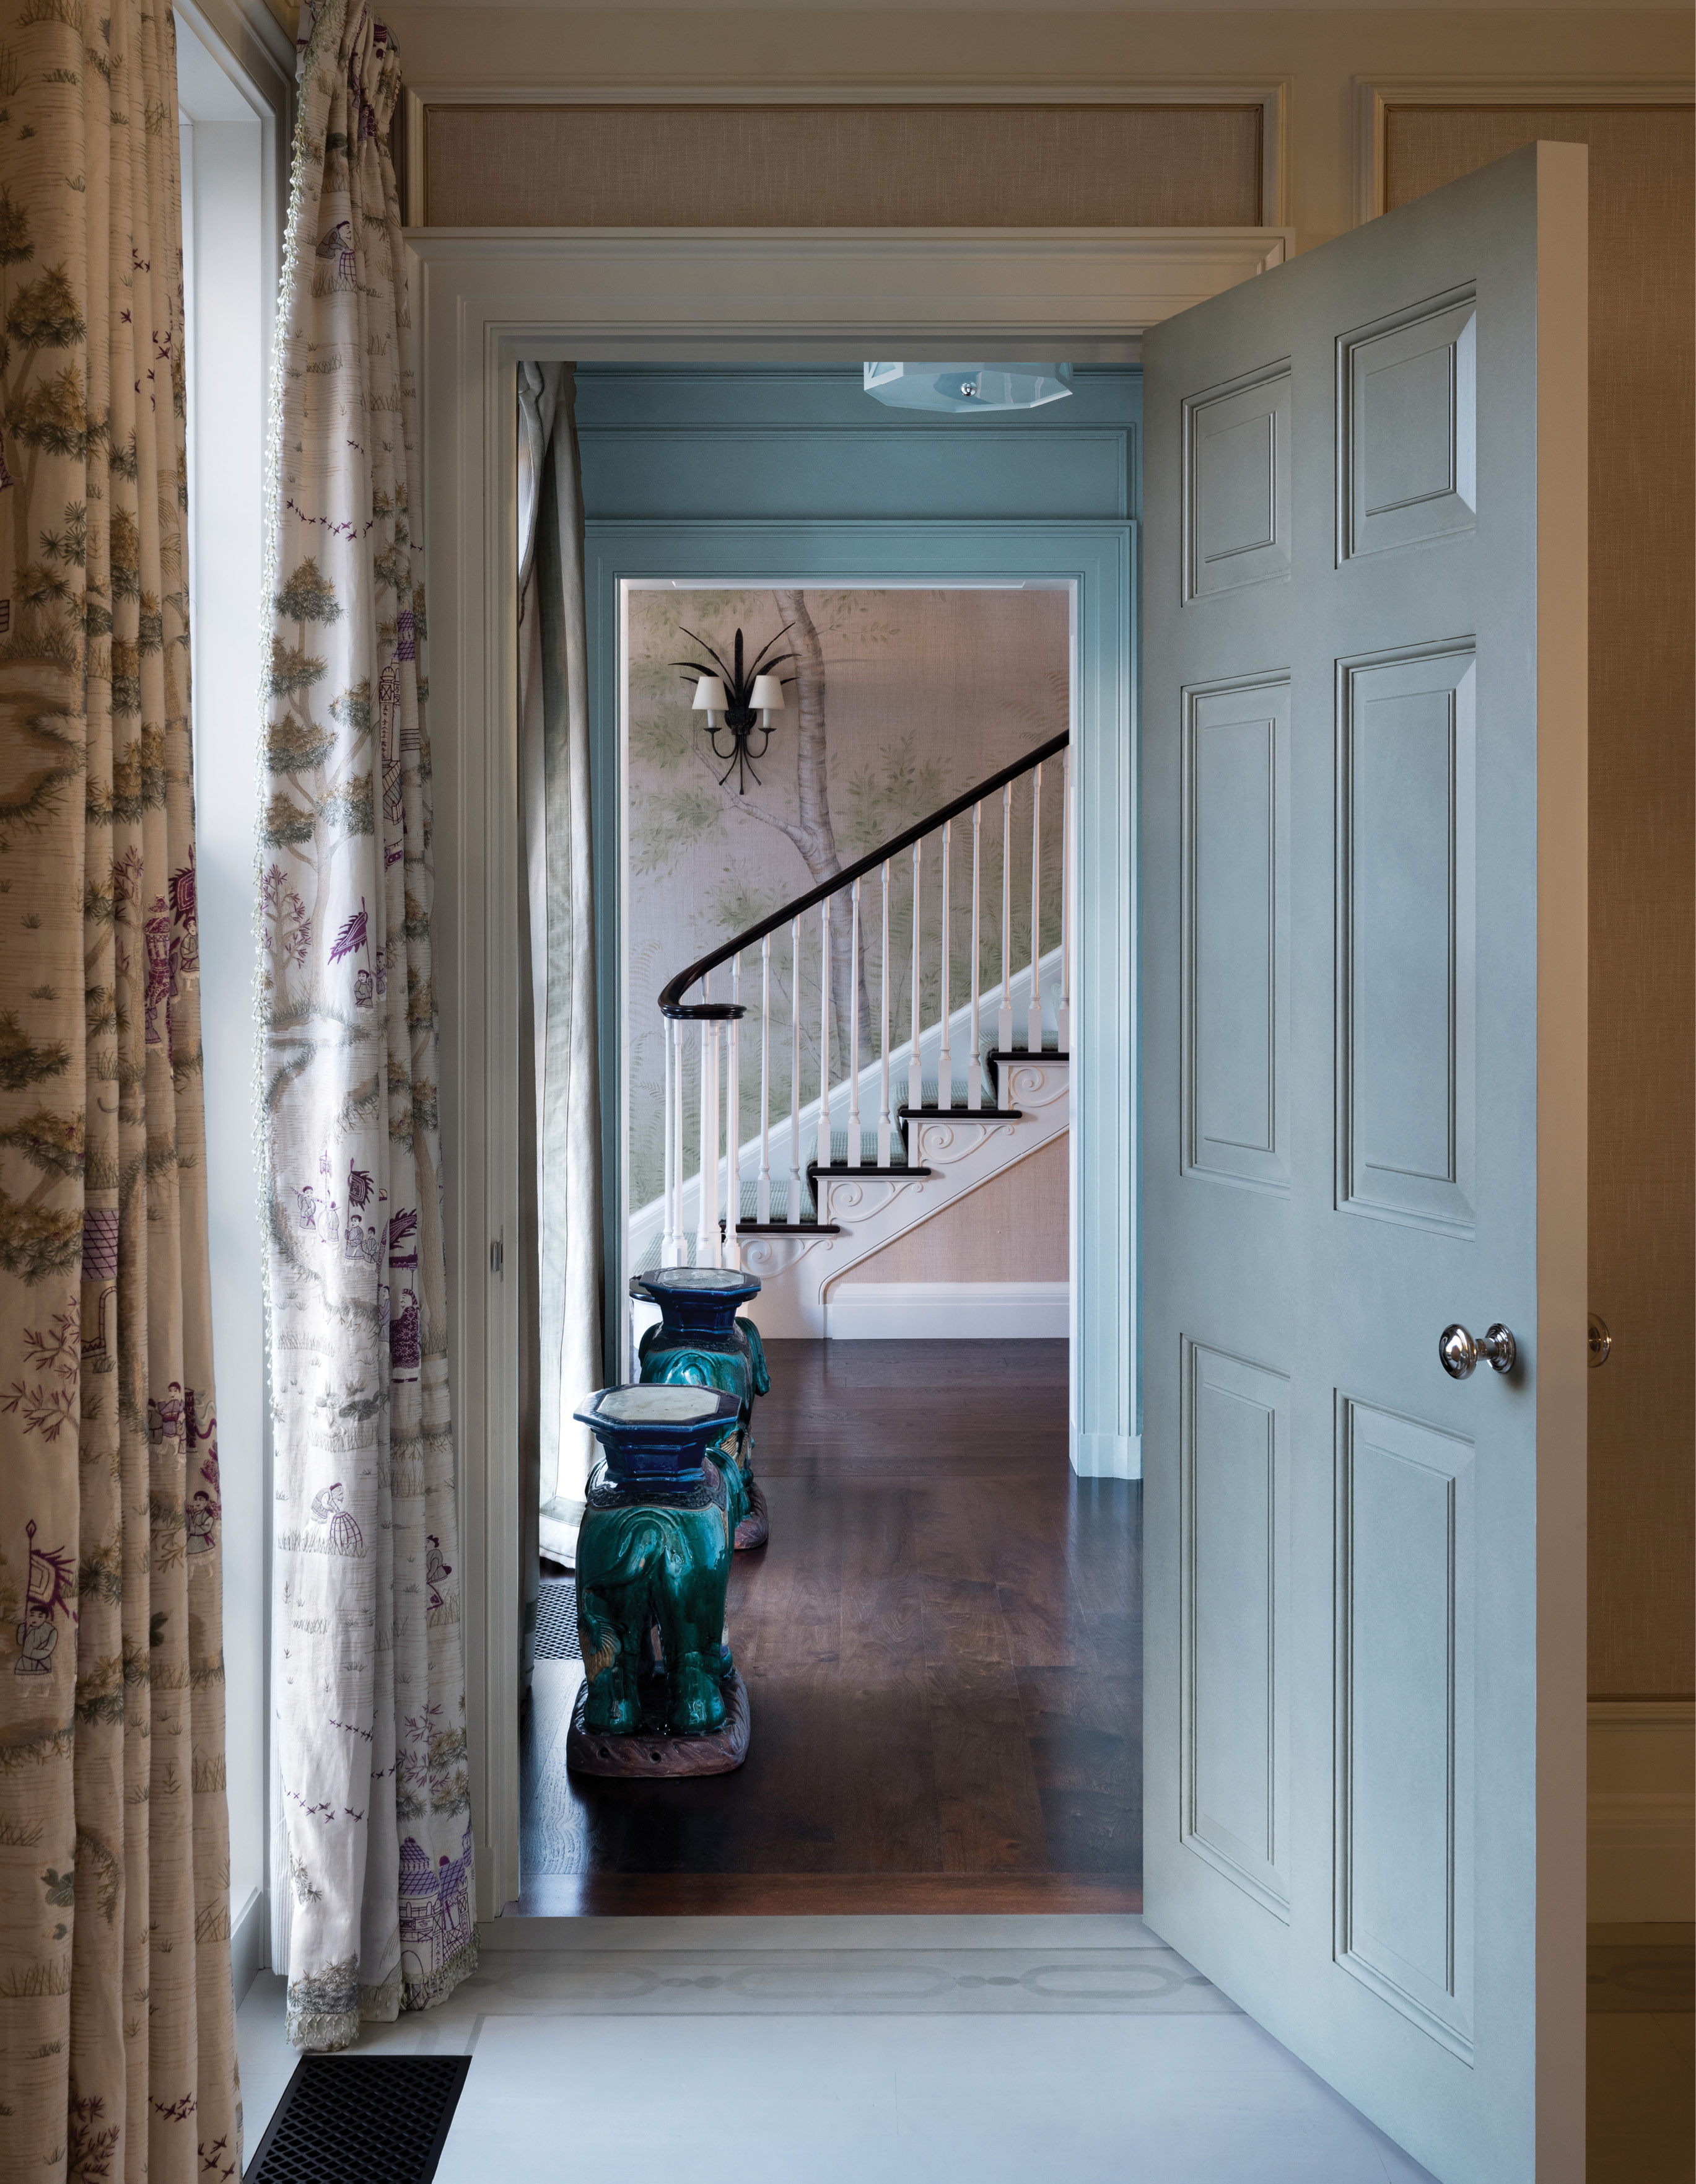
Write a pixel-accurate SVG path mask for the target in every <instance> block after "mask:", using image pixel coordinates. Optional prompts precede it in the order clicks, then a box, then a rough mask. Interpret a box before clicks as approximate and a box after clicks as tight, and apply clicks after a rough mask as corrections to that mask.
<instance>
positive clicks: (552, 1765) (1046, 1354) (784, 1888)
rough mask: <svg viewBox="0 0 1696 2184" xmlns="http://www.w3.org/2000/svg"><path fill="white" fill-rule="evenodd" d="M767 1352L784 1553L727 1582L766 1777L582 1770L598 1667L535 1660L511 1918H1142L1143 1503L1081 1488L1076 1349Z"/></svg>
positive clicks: (1109, 1483)
mask: <svg viewBox="0 0 1696 2184" xmlns="http://www.w3.org/2000/svg"><path fill="white" fill-rule="evenodd" d="M768 1347H769V1350H770V1358H771V1378H772V1388H771V1393H770V1396H768V1397H767V1398H766V1399H765V1402H764V1403H763V1404H762V1405H761V1406H760V1411H759V1422H758V1432H759V1442H758V1446H757V1449H756V1452H755V1463H756V1468H757V1470H758V1472H759V1476H760V1478H761V1479H762V1481H763V1483H764V1485H765V1496H766V1501H767V1504H768V1506H769V1507H770V1513H771V1544H770V1546H767V1547H765V1548H762V1549H759V1550H758V1551H757V1552H754V1553H753V1554H745V1555H738V1556H737V1559H736V1564H735V1568H734V1571H733V1574H732V1577H731V1604H730V1630H731V1644H732V1646H733V1648H734V1650H735V1653H736V1658H737V1665H738V1667H739V1668H740V1669H741V1670H742V1675H743V1677H744V1678H745V1680H746V1681H747V1684H748V1702H749V1708H750V1712H751V1713H752V1717H753V1736H752V1740H751V1741H750V1745H749V1748H748V1760H747V1762H746V1763H745V1764H744V1765H743V1766H742V1769H740V1770H739V1771H738V1772H737V1774H735V1775H724V1776H720V1777H716V1778H709V1779H708V1780H698V1781H690V1782H642V1781H635V1782H620V1781H603V1780H590V1779H583V1780H579V1779H577V1778H575V1777H571V1776H569V1775H567V1773H566V1770H565V1764H564V1753H565V1738H564V1730H565V1726H566V1724H567V1722H568V1721H569V1719H570V1708H571V1702H572V1700H573V1698H574V1697H575V1696H576V1688H577V1685H578V1682H579V1680H580V1678H581V1669H579V1668H578V1667H577V1665H576V1663H566V1662H542V1663H538V1664H537V1671H536V1680H535V1686H534V1689H533V1691H532V1693H531V1697H529V1699H527V1700H526V1702H525V1713H524V1719H523V1723H522V1756H523V1770H524V1771H523V1795H524V1808H523V1810H524V1825H523V1854H524V1872H525V1883H524V1894H523V1897H522V1898H521V1900H520V1908H522V1909H523V1910H525V1911H532V1912H537V1913H565V1912H585V1913H587V1912H602V1913H610V1912H620V1913H653V1914H662V1913H676V1912H684V1911H694V1912H701V1911H708V1912H716V1913H723V1914H728V1913H731V1912H738V1911H740V1912H778V1911H807V1912H832V1911H865V1912H875V1911H912V1912H918V1911H934V1910H961V1911H965V1910H975V1911H1063V1910H1126V1909H1136V1908H1139V1907H1140V1904H1141V1901H1142V1680H1141V1671H1142V1628H1141V1609H1142V1585H1141V1578H1142V1568H1141V1517H1142V1505H1141V1490H1140V1488H1138V1487H1137V1486H1135V1485H1130V1484H1127V1483H1126V1482H1124V1481H1122V1480H1116V1479H1077V1478H1076V1477H1075V1476H1074V1475H1073V1473H1072V1470H1071V1467H1070V1463H1069V1462H1068V1460H1067V1452H1066V1451H1067V1434H1066V1397H1067V1390H1066V1346H1065V1343H1063V1342H1026V1343H965V1342H960V1343H948V1342H910V1343H898V1342H890V1343H871V1342H852V1343H836V1344H831V1343H823V1342H774V1343H772V1344H770V1345H769V1346H768Z"/></svg>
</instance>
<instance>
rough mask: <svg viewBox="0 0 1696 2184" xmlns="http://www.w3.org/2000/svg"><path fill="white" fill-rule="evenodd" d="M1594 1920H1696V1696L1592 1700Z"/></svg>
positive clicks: (1591, 1883)
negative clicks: (1691, 1697)
mask: <svg viewBox="0 0 1696 2184" xmlns="http://www.w3.org/2000/svg"><path fill="white" fill-rule="evenodd" d="M1589 1741H1590V1789H1589V1841H1590V1858H1589V1866H1590V1872H1589V1892H1590V1900H1589V1919H1590V1924H1591V1925H1593V1926H1608V1925H1622V1926H1623V1925H1640V1924H1642V1925H1648V1924H1656V1923H1661V1922H1667V1921H1675V1920H1682V1921H1687V1922H1688V1921H1689V1920H1691V1919H1696V1702H1693V1701H1692V1700H1689V1699H1592V1700H1591V1702H1590V1737H1589Z"/></svg>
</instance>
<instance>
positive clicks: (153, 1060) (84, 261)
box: [0, 0, 241, 2184]
mask: <svg viewBox="0 0 1696 2184" xmlns="http://www.w3.org/2000/svg"><path fill="white" fill-rule="evenodd" d="M108 9H109V12H108ZM0 120H4V122H5V124H6V126H5V128H4V129H3V131H0V318H3V337H0V2178H4V2179H6V2180H8V2184H11V2180H15V2179H21V2178H24V2177H29V2178H31V2179H34V2178H37V2177H43V2176H66V2175H69V2176H70V2177H73V2178H84V2177H86V2178H93V2177H110V2178H114V2179H116V2178H120V2177H121V2178H125V2179H135V2178H139V2177H141V2176H144V2175H145V2176H148V2177H149V2178H151V2179H152V2181H153V2184H166V2180H170V2184H191V2180H199V2179H203V2178H223V2179H229V2178H234V2177H236V2176H239V2174H240V2170H241V2120H240V2114H241V2111H240V2103H239V2098H238V2095H237V2092H236V2059H235V2020H234V2013H233V2010H232V2008H231V1987H230V1902H229V1877H230V1869H229V1836H228V1825H227V1820H226V1817H225V1797H224V1690H223V1674H224V1671H223V1659H222V1637H223V1607H222V1602H221V1597H220V1583H221V1575H220V1564H221V1561H222V1556H221V1553H220V1529H219V1488H218V1438H217V1422H216V1414H215V1405H214V1396H213V1382H212V1343H211V1317H210V1304H209V1289H208V1267H207V1207H206V1199H205V1181H206V1167H205V1161H204V1157H203V1144H204V1133H203V1116H202V1106H201V1049H200V1017H199V983H200V981H199V971H198V953H197V944H196V933H195V894H194V812H193V791H192V780H191V750H190V737H189V714H188V705H189V688H188V684H189V675H188V665H189V663H188V626H187V596H186V588H185V587H186V581H187V577H186V566H185V532H186V525H185V521H184V511H185V505H186V491H185V480H186V461H185V456H184V439H183V431H184V357H183V345H182V326H183V320H182V213H181V195H180V180H179V174H180V170H179V166H178V152H177V122H176V45H175V30H174V27H173V25H172V22H171V18H170V12H169V9H168V8H166V7H165V6H164V5H163V4H157V5H156V4H152V0H105V4H104V5H103V8H99V9H97V8H94V7H93V6H92V5H85V4H84V0H21V4H19V0H6V4H5V5H4V6H3V7H0Z"/></svg>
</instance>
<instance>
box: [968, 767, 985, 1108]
mask: <svg viewBox="0 0 1696 2184" xmlns="http://www.w3.org/2000/svg"><path fill="white" fill-rule="evenodd" d="M982 838H983V806H982V805H981V804H974V805H972V807H971V1061H970V1065H969V1067H967V1070H966V1073H965V1104H966V1112H967V1113H968V1114H975V1113H976V1111H977V1110H978V1109H979V1108H980V1107H981V1106H982V1105H983V1048H982V1046H981V1045H980V1043H979V1041H980V1037H981V1034H980V1032H979V1029H978V1021H977V1010H978V990H977V989H978V987H979V985H980V983H981V978H980V974H979V966H978V961H977V949H978V903H979V895H978V883H979V879H980V875H981V853H982V848H983V839H982Z"/></svg>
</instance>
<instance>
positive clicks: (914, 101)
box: [403, 75, 1293, 227]
mask: <svg viewBox="0 0 1696 2184" xmlns="http://www.w3.org/2000/svg"><path fill="white" fill-rule="evenodd" d="M1292 87H1293V79H1292V78H1290V77H1289V76H1287V75H1282V76H1270V75H1262V76H1250V77H1248V78H1245V79H1243V80H1241V81H1184V80H1182V79H1167V80H1164V81H1162V80H1158V79H1156V80H1153V81H1130V80H1123V79H1120V80H1116V81H1115V79H1114V78H1113V77H1112V76H1110V75H1109V76H1105V77H1104V78H1103V79H1102V80H1101V81H1090V82H1087V83H1076V82H1066V81H1059V82H1055V83H1043V82H1041V81H1025V82H1021V83H1017V84H1005V83H1002V84H989V83H985V84H961V83H959V82H925V81H919V82H912V83H888V82H884V81H878V82H876V83H875V84H874V83H849V84H843V83H841V82H823V81H820V82H815V83H799V84H761V85H759V86H754V87H751V86H747V85H727V84H722V83H690V84H677V83H676V82H670V83H668V82H648V81H626V82H622V83H606V84H597V85H578V84H570V85H561V84H538V83H531V82H526V83H513V82H506V83H499V82H497V83H492V84H489V83H485V84H479V83H475V82H472V81H455V82H451V83H435V82H430V81H424V82H420V83H419V84H416V85H408V86H406V87H405V89H404V91H403V99H404V101H405V113H404V116H403V132H404V138H405V142H406V145H407V147H408V150H409V160H408V169H409V171H408V175H407V176H406V178H405V181H404V182H403V209H404V212H405V216H406V220H407V222H408V224H409V226H422V225H423V224H424V222H425V219H426V217H427V214H426V210H425V208H426V204H427V202H428V172H427V166H428V161H427V154H426V152H425V146H426V144H427V142H428V128H429V120H430V116H431V113H432V112H441V111H444V110H446V109H453V108H465V107H491V108H498V107H511V108H525V107H529V108H536V107H551V108H560V109H570V108H574V107H575V108H580V109H604V108H607V107H618V106H655V107H664V106H676V107H687V108H690V109H717V108H724V107H737V108H743V109H784V108H793V107H797V106H820V107H875V108H886V109H903V108H912V107H915V106H936V107H945V108H959V107H975V106H976V107H1002V108H1008V107H1013V108H1017V107H1031V106H1052V107H1099V108H1115V107H1146V108H1152V109H1159V108H1169V107H1174V106H1187V107H1195V108H1209V107H1215V108H1216V107H1251V108H1254V109H1256V110H1257V133H1258V139H1259V174H1258V195H1259V210H1258V219H1259V223H1260V224H1262V225H1265V226H1276V227H1282V226H1287V224H1288V220H1289V190H1290V185H1289V112H1290V98H1291V92H1292ZM414 148H416V149H415V153H414Z"/></svg>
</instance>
